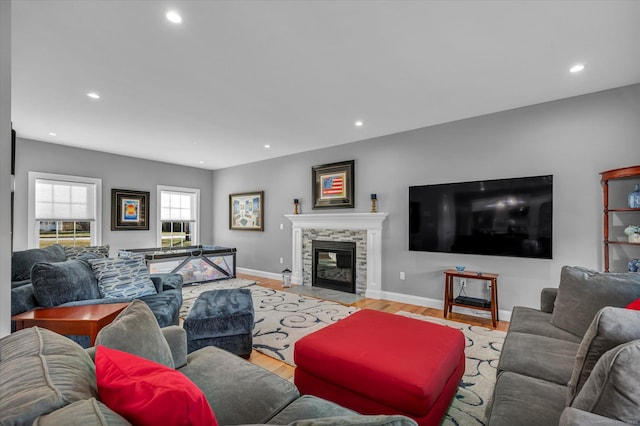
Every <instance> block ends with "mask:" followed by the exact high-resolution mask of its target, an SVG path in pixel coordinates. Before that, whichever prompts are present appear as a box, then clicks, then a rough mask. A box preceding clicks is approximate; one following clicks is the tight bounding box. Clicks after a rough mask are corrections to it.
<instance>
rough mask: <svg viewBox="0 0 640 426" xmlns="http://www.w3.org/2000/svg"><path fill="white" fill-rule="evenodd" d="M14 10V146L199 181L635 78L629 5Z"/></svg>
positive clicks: (99, 0)
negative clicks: (573, 69)
mask: <svg viewBox="0 0 640 426" xmlns="http://www.w3.org/2000/svg"><path fill="white" fill-rule="evenodd" d="M170 9H174V10H177V11H179V12H180V13H181V15H182V17H183V23H182V24H180V25H175V24H172V23H170V22H169V21H167V20H166V19H165V17H164V15H165V13H166V11H168V10H170ZM12 14H13V20H12V80H13V84H12V120H13V126H14V128H15V129H16V131H17V132H18V135H19V136H20V137H24V138H28V139H35V140H41V141H47V142H53V143H58V144H64V145H70V146H78V147H83V148H88V149H94V150H99V151H106V152H112V153H117V154H124V155H130V156H134V157H141V158H148V159H153V160H160V161H166V162H171V163H176V164H183V165H188V166H194V167H201V168H206V169H218V168H224V167H229V166H234V165H238V164H243V163H250V162H254V161H259V160H262V159H267V158H272V157H278V156H283V155H287V154H292V153H297V152H303V151H309V150H313V149H317V148H323V147H328V146H333V145H339V144H344V143H348V142H353V141H357V140H362V139H367V138H372V137H376V136H382V135H387V134H391V133H396V132H401V131H404V130H410V129H415V128H420V127H425V126H430V125H434V124H438V123H443V122H448V121H453V120H458V119H462V118H467V117H473V116H478V115H483V114H487V113H492V112H496V111H502V110H506V109H511V108H516V107H521V106H525V105H531V104H536V103H540V102H546V101H550V100H554V99H560V98H566V97H570V96H575V95H580V94H585V93H590V92H594V91H599V90H604V89H609V88H613V87H619V86H624V85H628V84H633V83H639V82H640V54H639V45H640V1H636V0H627V1H616V0H604V1H597V0H593V1H577V0H576V1H573V0H570V1H565V0H556V1H539V0H538V1H518V0H511V1H508V0H500V1H484V0H452V1H451V0H450V1H408V0H404V1H403V0H398V1H376V0H340V1H338V0H335V1H332V0H324V1H323V0H313V1H305V0H297V1H293V0H284V1H273V0H263V1H258V0H254V1H242V0H240V1H239V0H233V1H204V0H202V1H198V0H190V1H184V0H183V1H177V0H176V1H170V0H167V1H165V0H158V1H154V0H124V1H121V0H67V1H61V0H47V1H44V0H13V3H12ZM578 62H582V63H584V64H585V65H586V68H585V70H584V71H583V72H582V73H579V74H571V73H569V71H568V70H569V67H570V66H571V65H573V64H575V63H578ZM90 91H95V92H97V93H99V94H100V95H101V99H100V100H92V99H90V98H88V97H87V96H86V93H87V92H90ZM356 120H363V121H364V126H363V127H360V128H357V127H355V126H354V122H355V121H356ZM49 132H55V133H56V134H57V136H55V137H53V136H49V135H48V133H49ZM265 144H270V145H271V148H269V149H265V148H264V147H263V146H264V145H265ZM200 161H204V163H203V164H200Z"/></svg>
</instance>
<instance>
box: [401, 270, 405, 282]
mask: <svg viewBox="0 0 640 426" xmlns="http://www.w3.org/2000/svg"><path fill="white" fill-rule="evenodd" d="M404 278H405V275H404V272H400V279H401V280H404Z"/></svg>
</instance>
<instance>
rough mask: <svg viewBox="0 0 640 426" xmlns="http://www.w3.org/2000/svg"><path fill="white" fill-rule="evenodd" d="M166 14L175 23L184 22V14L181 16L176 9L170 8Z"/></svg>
mask: <svg viewBox="0 0 640 426" xmlns="http://www.w3.org/2000/svg"><path fill="white" fill-rule="evenodd" d="M165 16H166V17H167V19H168V20H169V21H171V22H173V23H174V24H180V23H181V22H182V16H180V14H179V13H178V12H176V11H175V10H170V11H169V12H167V14H166V15H165Z"/></svg>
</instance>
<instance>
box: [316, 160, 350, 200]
mask: <svg viewBox="0 0 640 426" xmlns="http://www.w3.org/2000/svg"><path fill="white" fill-rule="evenodd" d="M353 169H354V160H351V161H343V162H341V163H331V164H323V165H321V166H313V167H312V169H311V180H312V182H311V183H312V185H313V209H324V208H341V207H342V208H351V209H352V208H354V206H355V204H354V200H353V188H354V181H353Z"/></svg>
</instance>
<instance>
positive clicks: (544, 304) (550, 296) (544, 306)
mask: <svg viewBox="0 0 640 426" xmlns="http://www.w3.org/2000/svg"><path fill="white" fill-rule="evenodd" d="M557 295H558V289H557V288H543V289H542V291H541V292H540V310H541V311H542V312H546V313H548V314H551V313H553V305H554V303H555V302H556V296H557Z"/></svg>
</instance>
